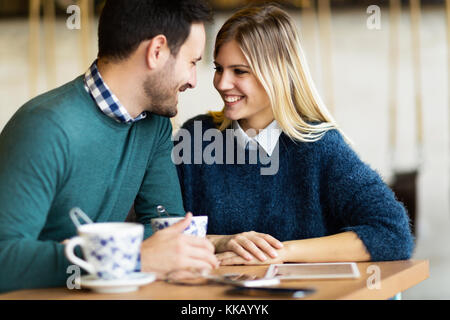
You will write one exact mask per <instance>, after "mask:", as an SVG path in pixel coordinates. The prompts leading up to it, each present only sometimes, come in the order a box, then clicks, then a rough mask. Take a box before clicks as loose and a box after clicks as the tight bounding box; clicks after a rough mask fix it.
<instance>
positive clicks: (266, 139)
mask: <svg viewBox="0 0 450 320" xmlns="http://www.w3.org/2000/svg"><path fill="white" fill-rule="evenodd" d="M233 129H234V134H235V136H236V139H237V143H238V144H239V145H240V146H242V147H244V148H246V147H248V149H249V150H255V149H257V148H258V145H259V146H261V147H262V148H263V149H264V151H265V152H266V153H267V155H268V156H271V155H272V152H273V150H274V149H275V147H276V145H277V143H278V140H279V138H280V135H281V132H282V130H281V128H280V126H279V125H278V122H277V121H276V120H273V121H272V122H271V123H270V124H269V125H268V126H267V127H265V128H264V129H263V130H261V131H260V132H259V133H258V134H257V135H256V136H253V137H252V134H251V132H250V130H247V132H245V131H244V130H243V129H242V128H241V126H240V125H239V122H238V121H236V120H235V121H233ZM252 131H253V130H252ZM247 133H250V135H248V134H247Z"/></svg>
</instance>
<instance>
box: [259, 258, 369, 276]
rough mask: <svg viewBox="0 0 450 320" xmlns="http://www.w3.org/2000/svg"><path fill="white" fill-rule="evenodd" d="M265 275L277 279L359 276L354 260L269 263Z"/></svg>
mask: <svg viewBox="0 0 450 320" xmlns="http://www.w3.org/2000/svg"><path fill="white" fill-rule="evenodd" d="M265 277H267V278H272V277H276V278H279V279H345V278H349V279H351V278H359V277H360V273H359V270H358V267H357V265H356V263H355V262H336V263H334V262H333V263H286V264H271V265H270V266H269V269H267V272H266V275H265Z"/></svg>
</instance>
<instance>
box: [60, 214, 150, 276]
mask: <svg viewBox="0 0 450 320" xmlns="http://www.w3.org/2000/svg"><path fill="white" fill-rule="evenodd" d="M143 236H144V226H143V225H142V224H138V223H129V222H105V223H92V224H85V225H81V226H79V227H78V236H77V237H73V238H71V239H70V240H69V242H68V243H67V244H66V247H65V253H66V256H67V259H69V261H71V262H72V263H75V264H77V265H79V266H80V267H82V268H83V269H85V270H86V271H87V272H89V273H90V274H92V275H95V276H96V277H98V278H101V279H105V280H111V279H121V278H126V277H127V276H128V275H130V274H131V273H133V272H134V271H135V269H136V265H137V262H138V257H139V253H140V248H141V243H142V239H143ZM78 245H79V246H81V250H82V252H83V255H84V258H85V259H86V260H83V259H80V258H79V257H77V256H76V255H75V254H74V249H75V247H76V246H78Z"/></svg>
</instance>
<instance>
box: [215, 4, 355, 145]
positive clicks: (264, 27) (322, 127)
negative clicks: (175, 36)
mask: <svg viewBox="0 0 450 320" xmlns="http://www.w3.org/2000/svg"><path fill="white" fill-rule="evenodd" d="M231 40H235V41H236V42H237V43H238V45H239V47H240V48H241V50H242V53H243V54H244V56H245V58H246V59H247V62H248V63H249V66H250V68H251V70H252V72H253V73H254V75H255V76H256V78H257V79H258V80H259V81H260V83H261V84H262V86H263V87H264V89H265V91H266V93H267V95H268V96H269V99H270V104H271V107H272V111H273V115H274V118H275V120H276V121H277V122H278V125H279V126H280V127H281V129H282V130H283V132H284V133H285V134H286V135H287V136H289V137H290V138H291V139H294V140H298V141H302V142H313V141H317V140H319V139H321V138H322V136H323V135H324V134H325V133H326V132H327V131H328V130H331V129H338V126H337V124H336V122H335V121H334V119H333V117H332V116H331V114H330V112H329V111H328V110H327V108H326V106H325V105H324V103H323V102H322V100H321V98H320V96H319V94H318V93H317V90H316V88H315V86H314V83H313V81H312V78H311V76H310V73H309V70H308V66H307V64H306V59H305V57H304V55H303V50H302V48H301V46H300V41H299V36H298V34H297V29H296V26H295V24H294V22H293V21H292V19H291V18H290V17H289V15H288V14H287V13H286V12H285V11H283V10H282V9H281V8H279V7H277V6H275V5H272V4H270V5H265V6H258V7H248V8H245V9H242V10H240V11H238V12H237V13H235V14H234V15H233V16H232V17H231V18H229V19H228V20H227V21H226V22H225V24H224V25H223V26H222V28H221V29H220V30H219V33H218V34H217V37H216V43H215V46H214V57H217V54H218V52H219V50H220V48H221V46H222V45H223V44H224V43H226V42H228V41H231ZM209 114H210V115H211V116H212V118H213V121H214V122H215V124H216V125H217V127H218V128H219V129H220V130H224V129H226V128H229V127H230V125H231V123H232V120H230V119H228V118H226V117H225V116H224V113H223V110H222V111H219V112H212V111H211V112H210V113H209ZM338 130H339V129H338ZM339 131H340V130H339ZM341 134H342V135H343V136H344V137H345V135H344V134H343V133H342V132H341ZM347 140H348V139H347Z"/></svg>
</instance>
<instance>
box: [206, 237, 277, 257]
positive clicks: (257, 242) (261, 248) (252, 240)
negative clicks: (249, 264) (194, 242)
mask: <svg viewBox="0 0 450 320" xmlns="http://www.w3.org/2000/svg"><path fill="white" fill-rule="evenodd" d="M218 237H220V238H218V240H217V241H214V243H215V247H216V252H217V253H221V252H224V253H227V254H228V255H229V253H228V252H227V251H231V252H234V253H235V254H236V256H238V257H241V259H243V260H244V259H245V260H246V261H253V260H254V259H255V258H256V259H257V260H259V261H260V262H267V260H268V259H270V258H271V259H276V258H277V257H278V252H277V249H281V248H283V244H282V243H281V242H280V241H278V240H277V239H275V238H274V237H272V236H271V235H268V234H265V233H258V232H255V231H250V232H243V233H238V234H234V235H229V236H218ZM219 256H220V255H219ZM224 257H227V258H232V257H231V256H224ZM233 258H234V257H233ZM245 260H244V261H245ZM233 261H234V260H233Z"/></svg>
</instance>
